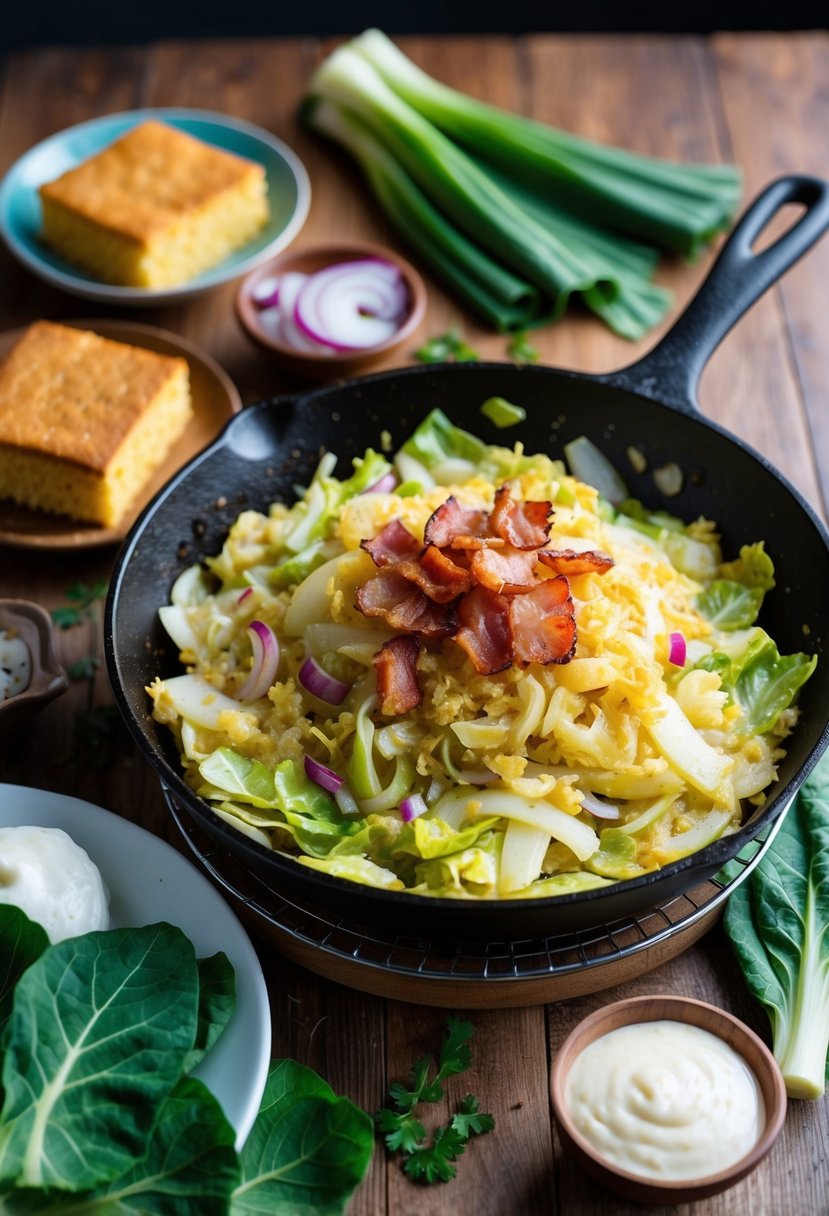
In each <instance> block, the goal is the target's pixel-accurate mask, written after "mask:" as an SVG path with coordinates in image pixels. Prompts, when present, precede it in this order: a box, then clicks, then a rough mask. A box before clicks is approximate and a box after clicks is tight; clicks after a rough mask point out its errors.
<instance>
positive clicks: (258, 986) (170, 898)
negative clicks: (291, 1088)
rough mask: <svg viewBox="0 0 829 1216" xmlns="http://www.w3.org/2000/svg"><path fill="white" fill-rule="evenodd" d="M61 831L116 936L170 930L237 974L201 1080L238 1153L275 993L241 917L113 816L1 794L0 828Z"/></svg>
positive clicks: (169, 850)
mask: <svg viewBox="0 0 829 1216" xmlns="http://www.w3.org/2000/svg"><path fill="white" fill-rule="evenodd" d="M23 826H34V827H43V828H62V829H63V831H64V832H66V833H67V835H69V836H71V837H72V839H73V840H74V841H75V843H76V844H79V845H80V846H81V848H82V849H85V850H86V852H87V853H88V854H89V856H90V857H91V859H92V860H93V861H94V862H95V865H96V866H97V867H98V869H99V870H100V871H101V877H102V878H103V880H104V882H105V883H106V886H107V889H108V890H109V895H110V905H109V910H110V920H111V924H112V927H113V928H121V927H122V926H127V925H150V924H155V923H156V922H157V921H162V920H165V921H168V922H169V923H170V924H173V925H178V927H179V928H180V929H183V930H184V932H185V933H186V934H187V936H188V937H189V938H190V940H191V941H192V943H193V945H194V946H195V947H196V954H197V956H198V957H199V958H205V957H208V956H209V955H211V954H215V953H216V951H217V950H224V952H225V954H226V955H227V956H228V958H229V959H230V961H231V963H232V964H233V968H234V970H235V972H236V1009H235V1010H234V1012H233V1016H232V1017H231V1019H230V1022H229V1023H228V1025H227V1026H226V1027H225V1029H224V1030H223V1031H222V1034H221V1036H220V1037H219V1039H218V1040H217V1041H216V1043H215V1045H214V1046H213V1047H212V1048H211V1049H210V1051H209V1053H208V1054H207V1055H206V1056H205V1058H204V1059H203V1060H202V1062H201V1063H200V1064H199V1066H198V1068H196V1069H195V1075H196V1076H198V1077H200V1079H201V1080H202V1081H203V1082H204V1083H205V1085H207V1087H208V1088H209V1089H210V1090H212V1092H213V1093H214V1094H215V1096H216V1098H218V1100H219V1102H220V1103H221V1105H222V1108H223V1110H224V1112H225V1114H226V1115H227V1117H228V1119H229V1120H230V1122H231V1124H232V1125H233V1127H234V1128H235V1129H236V1144H237V1147H241V1145H242V1144H243V1143H244V1141H245V1138H246V1137H247V1134H248V1132H249V1131H250V1129H251V1127H252V1125H253V1121H254V1119H255V1118H256V1115H257V1113H258V1111H259V1103H260V1102H261V1100H262V1094H263V1092H264V1089H265V1082H266V1080H267V1074H268V1067H269V1064H270V1053H271V1019H270V1008H269V1005H268V992H267V988H266V987H265V980H264V977H263V975H262V969H261V967H260V966H259V960H258V959H257V957H256V952H255V951H254V949H253V946H252V945H251V944H250V941H249V939H248V937H247V935H246V933H245V931H244V929H243V928H242V926H241V925H240V924H239V921H238V920H237V919H236V916H235V915H234V913H233V912H232V911H231V910H230V908H229V907H228V905H227V904H226V903H225V901H224V900H223V899H222V897H221V895H219V893H218V891H216V889H215V888H214V887H213V886H211V884H210V883H209V882H208V880H207V879H206V878H205V877H204V876H203V875H202V874H201V873H199V871H198V870H197V869H196V868H195V866H193V865H191V864H190V862H189V861H187V860H186V859H185V858H184V857H182V855H181V854H180V853H178V852H176V850H175V849H174V848H173V847H172V845H169V844H167V843H166V842H165V841H163V840H160V839H159V838H158V837H157V836H153V835H152V833H150V832H146V831H144V829H143V828H139V827H137V826H136V825H135V824H134V823H130V822H129V821H128V820H126V819H122V818H121V817H120V816H119V815H116V814H114V813H113V812H112V811H105V810H102V809H101V807H99V806H93V805H92V803H90V802H82V801H81V800H80V799H79V798H67V797H66V796H65V795H64V794H53V793H50V792H49V791H48V790H36V789H31V788H30V787H28V786H24V785H0V827H23Z"/></svg>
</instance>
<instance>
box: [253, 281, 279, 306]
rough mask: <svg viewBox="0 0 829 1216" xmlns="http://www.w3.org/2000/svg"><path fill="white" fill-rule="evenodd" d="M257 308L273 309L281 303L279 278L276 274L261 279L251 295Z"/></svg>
mask: <svg viewBox="0 0 829 1216" xmlns="http://www.w3.org/2000/svg"><path fill="white" fill-rule="evenodd" d="M250 298H251V299H252V300H253V302H254V304H255V305H256V307H257V308H271V307H272V306H273V305H274V304H276V303H278V301H279V277H278V276H277V275H274V274H269V275H267V276H266V277H265V278H264V279H260V280H259V282H258V283H257V284H256V286H255V287H254V289H253V291H252V292H251V293H250Z"/></svg>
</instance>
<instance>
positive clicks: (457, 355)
mask: <svg viewBox="0 0 829 1216" xmlns="http://www.w3.org/2000/svg"><path fill="white" fill-rule="evenodd" d="M415 358H416V359H417V360H418V362H420V363H475V362H476V361H477V360H478V359H480V355H479V354H478V352H477V351H476V350H473V349H472V347H471V346H469V345H468V343H467V342H465V341H464V339H463V338H462V337H461V333H460V330H458V329H449V330H447V331H446V333H445V334H440V335H439V336H438V337H436V338H429V340H428V341H427V342H424V343H423V345H422V346H420V347H418V349H417V350H416V351H415Z"/></svg>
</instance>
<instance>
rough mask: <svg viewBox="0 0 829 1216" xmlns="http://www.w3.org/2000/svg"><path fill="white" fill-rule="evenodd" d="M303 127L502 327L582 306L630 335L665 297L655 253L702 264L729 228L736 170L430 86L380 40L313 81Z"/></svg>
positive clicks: (640, 330)
mask: <svg viewBox="0 0 829 1216" xmlns="http://www.w3.org/2000/svg"><path fill="white" fill-rule="evenodd" d="M304 115H305V118H306V120H307V122H308V123H309V125H310V126H311V127H312V128H313V129H315V130H316V131H317V132H319V133H320V134H321V135H324V136H327V137H328V138H330V139H333V140H335V141H336V142H338V143H340V144H342V145H343V146H344V147H345V148H347V149H348V151H349V152H350V153H351V154H352V155H353V156H354V157H355V159H356V160H357V161H358V163H359V164H360V166H361V168H362V170H363V172H364V173H365V176H366V178H367V180H368V183H369V185H370V186H371V188H372V190H373V192H374V194H375V196H376V197H377V200H378V202H379V203H380V205H381V206H382V207H383V208H384V210H385V211H386V213H387V214H388V216H389V218H390V219H391V221H392V223H393V224H395V226H396V227H397V229H398V232H399V233H400V235H401V237H402V238H403V239H404V240H406V241H407V242H408V243H409V245H411V246H412V248H413V249H414V250H415V252H416V253H417V254H418V256H419V257H420V258H421V260H422V261H423V262H424V263H425V264H426V265H427V266H428V268H429V269H430V270H431V271H432V273H433V274H434V275H435V276H436V277H437V278H440V279H442V280H443V281H444V282H445V283H446V284H447V286H448V287H449V288H450V289H451V290H454V291H455V292H456V293H457V294H458V295H459V296H460V298H461V299H463V300H464V301H465V302H466V303H467V304H468V305H469V306H470V307H471V308H472V309H473V310H475V311H476V312H477V313H478V314H479V315H480V316H481V317H483V319H484V320H485V321H486V322H487V323H488V324H490V325H492V326H494V328H496V329H498V330H501V331H512V332H520V331H522V330H526V329H528V328H531V327H533V326H538V325H541V324H544V323H545V322H547V321H550V320H554V319H556V318H557V317H559V316H560V315H561V314H562V312H563V311H564V309H565V308H566V307H567V304H568V301H569V300H570V298H571V297H572V296H577V297H578V298H579V299H580V300H581V302H582V303H583V304H584V305H585V306H586V307H587V308H588V309H590V310H591V311H593V312H594V313H596V314H597V315H598V316H600V317H601V318H602V320H604V321H605V323H606V324H607V325H608V326H609V327H610V328H611V329H613V330H614V331H615V332H616V333H619V334H621V335H622V336H624V337H627V338H631V339H635V338H639V337H641V336H642V335H643V334H645V333H646V332H647V331H648V330H649V329H650V328H651V327H652V326H653V325H655V324H656V323H657V322H658V321H659V320H660V319H661V317H662V316H663V315H664V313H665V311H666V310H667V308H668V306H669V303H670V295H669V293H668V292H666V291H665V290H664V289H663V288H661V287H659V286H657V285H655V284H654V283H652V282H651V276H652V274H653V271H654V269H655V266H656V262H657V259H658V256H659V251H660V250H663V249H664V250H668V251H670V252H673V253H680V254H684V255H688V256H690V255H693V254H694V253H695V252H696V251H697V250H698V249H699V247H700V246H701V245H702V244H703V243H704V242H705V241H706V240H708V239H709V238H710V237H711V236H713V235H714V234H715V233H717V232H719V231H721V230H722V229H723V228H725V227H726V226H727V225H728V223H729V221H730V219H731V216H732V215H733V212H734V210H735V208H736V205H737V203H738V201H739V195H740V174H739V172H738V171H737V170H736V169H735V168H733V167H731V166H725V165H677V164H672V163H670V162H667V161H660V160H654V159H651V158H648V157H644V156H637V155H635V154H633V153H630V152H626V151H624V150H622V149H618V148H612V147H606V146H603V145H599V144H595V143H592V142H590V141H589V140H584V139H579V138H577V137H575V136H573V135H569V134H567V133H565V132H562V131H557V130H555V129H553V128H551V127H546V126H544V125H543V124H541V123H538V122H535V121H533V120H532V119H529V118H525V117H522V116H520V115H515V114H510V113H507V112H506V111H503V110H499V109H497V108H496V107H494V106H490V105H487V104H485V103H483V102H480V101H476V100H474V99H473V98H470V97H467V96H465V95H464V94H462V93H458V92H457V91H455V90H453V89H450V88H447V87H446V86H444V85H442V84H440V83H439V82H438V81H436V80H433V79H431V77H429V76H427V75H426V74H425V73H424V72H422V71H421V70H420V69H419V68H417V67H416V66H415V65H414V64H413V63H411V62H410V60H408V59H407V58H406V57H405V55H403V54H402V53H401V52H400V51H399V50H398V49H397V47H395V46H394V44H393V43H392V42H390V41H389V39H388V38H386V36H385V35H384V34H382V33H381V32H380V31H379V30H368V31H367V32H366V33H364V34H362V35H361V36H360V37H358V38H355V39H353V40H352V41H351V42H349V43H347V44H345V45H343V46H341V47H340V48H338V49H337V50H336V51H335V52H334V53H333V54H332V55H331V56H329V58H328V59H327V60H325V62H324V63H323V64H322V65H321V66H320V68H319V69H318V70H317V72H316V74H315V75H314V77H313V79H312V81H311V85H310V89H309V95H308V98H307V99H306V102H305V106H304Z"/></svg>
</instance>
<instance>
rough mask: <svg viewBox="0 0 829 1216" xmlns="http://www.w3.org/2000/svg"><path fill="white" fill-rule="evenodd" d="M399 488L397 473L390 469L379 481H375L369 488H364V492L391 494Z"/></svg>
mask: <svg viewBox="0 0 829 1216" xmlns="http://www.w3.org/2000/svg"><path fill="white" fill-rule="evenodd" d="M396 489H397V474H396V473H392V472H391V470H389V472H388V473H384V474H383V476H382V477H381V478H380V480H379V481H375V483H374V485H373V486H369V488H368V489H367V490H363V493H364V494H391V493H392V492H393V491H394V490H396Z"/></svg>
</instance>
